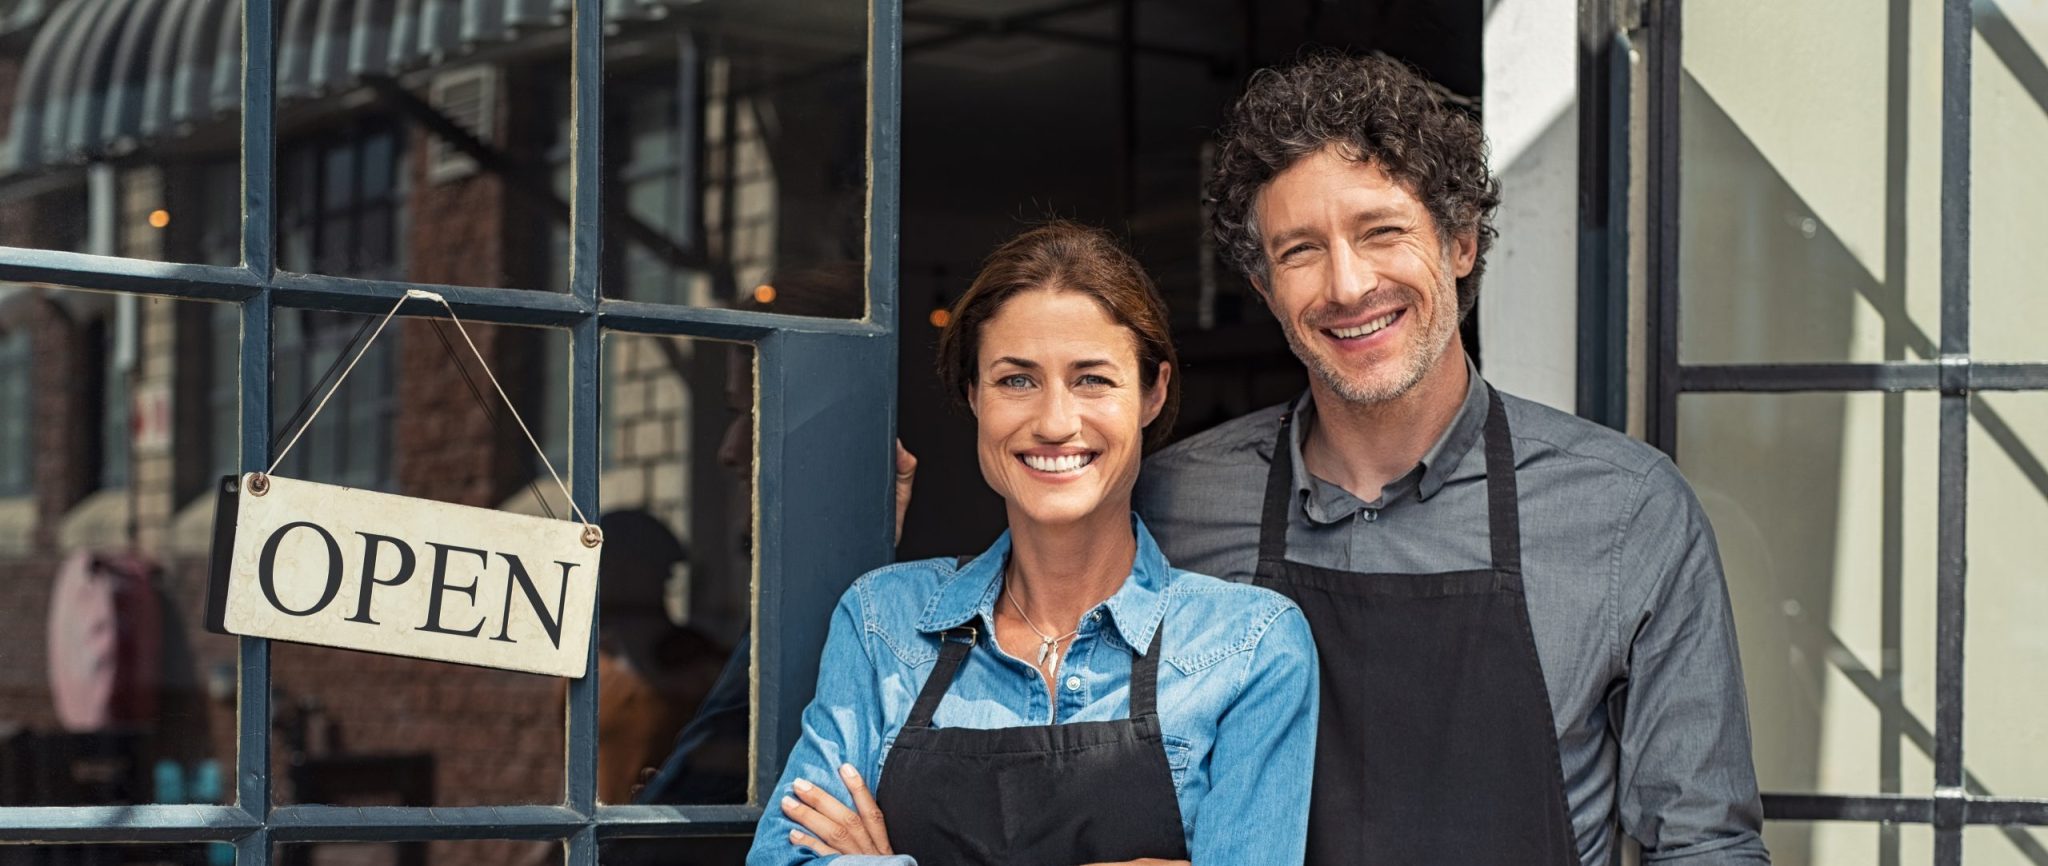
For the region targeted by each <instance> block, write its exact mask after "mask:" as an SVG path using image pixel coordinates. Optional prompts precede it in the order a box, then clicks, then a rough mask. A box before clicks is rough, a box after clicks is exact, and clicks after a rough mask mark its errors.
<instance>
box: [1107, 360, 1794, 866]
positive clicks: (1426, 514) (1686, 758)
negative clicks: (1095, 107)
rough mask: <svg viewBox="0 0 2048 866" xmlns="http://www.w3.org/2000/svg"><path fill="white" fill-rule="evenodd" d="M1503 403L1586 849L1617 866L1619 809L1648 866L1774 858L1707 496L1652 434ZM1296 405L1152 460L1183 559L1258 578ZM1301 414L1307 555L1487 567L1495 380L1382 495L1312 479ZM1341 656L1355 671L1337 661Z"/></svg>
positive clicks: (1542, 651) (1146, 502)
mask: <svg viewBox="0 0 2048 866" xmlns="http://www.w3.org/2000/svg"><path fill="white" fill-rule="evenodd" d="M1501 399H1502V400H1503V401H1504V403H1505V404H1506V408H1507V414H1508V423H1509V426H1510V427H1511V429H1512V430H1513V438H1514V449H1515V468H1516V476H1517V481H1518V483H1519V485H1520V497H1521V503H1520V504H1521V518H1522V564H1523V580H1524V581H1525V586H1526V590H1525V592H1526V593H1527V601H1528V605H1529V620H1530V625H1531V627H1532V628H1533V630H1534V632H1535V639H1536V653H1537V656H1538V657H1539V658H1540V659H1541V660H1542V663H1543V678H1544V682H1545V685H1547V686H1548V687H1549V691H1550V706H1551V708H1552V711H1553V712H1554V713H1556V719H1555V721H1556V727H1557V742H1558V754H1559V757H1560V760H1561V761H1562V762H1563V768H1562V769H1563V773H1564V793H1565V802H1566V804H1567V807H1568V808H1569V810H1570V813H1571V821H1572V830H1573V832H1574V834H1575V835H1576V836H1577V840H1578V848H1579V855H1580V859H1581V860H1582V861H1583V862H1584V863H1585V864H1587V866H1606V864H1607V863H1608V862H1609V857H1610V855H1611V854H1612V852H1613V848H1614V845H1615V842H1616V835H1615V829H1614V828H1615V821H1616V819H1618V820H1619V826H1620V828H1621V830H1622V831H1624V832H1626V833H1628V835H1630V836H1632V837H1634V838H1635V839H1636V840H1637V841H1639V842H1641V843H1642V846H1643V849H1644V853H1645V858H1644V859H1645V860H1646V861H1647V862H1651V863H1663V862H1681V863H1684V864H1687V866H1694V864H1697V866H1707V864H1767V863H1769V862H1770V856H1769V855H1768V854H1767V853H1765V850H1764V844H1763V839H1762V838H1761V836H1760V835H1759V833H1758V828H1759V826H1760V824H1761V822H1762V816H1763V809H1762V806H1761V805H1760V802H1759V800H1758V797H1757V786H1756V771H1755V768H1754V765H1753V764H1752V762H1751V760H1750V747H1749V720H1748V710H1747V708H1746V706H1745V704H1744V695H1743V688H1742V668H1741V665H1740V664H1739V663H1738V661H1737V659H1736V649H1735V626H1734V622H1733V617H1732V614H1731V613H1730V611H1729V606H1728V591H1727V587H1726V585H1725V583H1724V581H1723V580H1722V576H1721V561H1720V556H1719V554H1718V553H1717V552H1716V550H1715V547H1714V533H1713V529H1712V528H1711V527H1710V526H1708V524H1707V518H1706V514H1705V513H1704V512H1703V511H1701V509H1700V505H1699V502H1698V500H1697V499H1695V498H1694V496H1693V493H1692V488H1691V487H1689V486H1688V485H1687V484H1686V483H1685V479H1684V478H1683V477H1681V476H1680V475H1679V474H1678V469H1677V467H1675V466H1673V465H1672V464H1671V461H1670V460H1668V459H1666V458H1665V457H1664V455H1663V454H1661V453H1659V452H1657V451H1656V450H1655V449H1652V448H1650V447H1649V446H1647V445H1644V444H1643V443H1641V442H1637V441H1636V440H1633V439H1630V438H1628V437H1626V436H1623V435H1621V434H1619V433H1616V432H1614V431H1612V430H1608V429H1607V428H1604V427H1600V426H1598V425H1596V424H1592V423H1590V422H1587V421H1584V420H1582V419H1579V418H1576V417H1573V416H1571V415H1567V414H1564V413H1562V412H1558V411H1556V410H1554V409H1551V408H1549V407H1546V406H1543V405H1541V404H1537V403H1532V402H1529V401H1527V400H1523V399H1520V398H1517V397H1512V396H1509V395H1507V394H1502V395H1501ZM1283 408H1285V407H1281V406H1275V407H1272V408H1270V409H1266V410H1263V411H1260V412H1255V413H1253V414H1251V415H1247V416H1245V417H1243V418H1239V419H1237V420H1234V421H1231V422H1229V423H1226V424H1224V425H1222V426H1220V427H1217V428H1215V429H1213V430H1209V431H1207V432H1205V433H1201V434H1199V435H1196V436H1194V437H1191V438H1189V439H1187V440H1186V441H1183V442H1181V443H1179V444H1177V445H1175V446H1174V447H1172V448H1169V449H1167V450H1165V451H1162V452H1160V453H1159V454H1157V455H1155V456H1153V457H1152V458H1151V459H1150V460H1148V461H1146V463H1145V468H1144V471H1143V472H1142V473H1140V475H1139V479H1138V491H1137V508H1138V511H1139V513H1140V514H1142V515H1144V517H1145V520H1146V522H1147V524H1148V525H1149V526H1150V527H1151V529H1152V531H1153V534H1154V535H1155V536H1156V537H1157V538H1158V541H1159V545H1160V547H1161V548H1162V549H1163V550H1165V552H1166V554H1167V557H1168V559H1169V560H1171V561H1172V563H1173V564H1174V565H1175V566H1178V567H1180V568H1185V569H1188V570H1191V571H1197V572H1203V573H1207V574H1212V575H1215V576H1218V577H1223V578H1227V579H1230V580H1238V581H1249V580H1251V579H1252V575H1253V572H1254V571H1255V569H1256V568H1257V564H1258V550H1259V510H1260V505H1261V504H1262V499H1263V498H1264V497H1263V494H1264V492H1265V480H1266V470H1267V467H1268V465H1269V464H1270V463H1271V461H1272V452H1273V444H1274V439H1275V438H1276V437H1277V436H1278V435H1279V430H1280V413H1281V410H1282V409H1283ZM1294 409H1295V411H1296V412H1297V413H1298V414H1297V416H1296V418H1297V420H1296V422H1295V425H1294V431H1293V441H1292V442H1290V443H1289V444H1288V447H1290V448H1292V449H1294V453H1293V457H1294V466H1295V488H1296V491H1297V495H1296V498H1295V500H1294V503H1295V505H1296V507H1294V508H1291V509H1290V513H1289V519H1288V528H1287V557H1288V558H1289V559H1290V560H1293V561H1296V562H1301V563H1305V564H1308V565H1314V566H1320V567H1324V568H1334V569H1342V570H1345V571H1356V572H1376V573H1403V574H1407V573H1424V572H1442V571H1457V570H1465V569H1476V568H1484V567H1486V566H1487V565H1488V563H1489V562H1490V560H1491V549H1490V547H1489V545H1488V537H1487V530H1486V454H1485V449H1484V448H1483V447H1479V443H1480V439H1481V435H1480V434H1481V427H1482V425H1483V424H1484V422H1485V419H1486V412H1487V399H1486V387H1485V385H1484V384H1483V383H1482V382H1481V380H1480V379H1479V376H1478V374H1477V373H1474V374H1473V376H1472V385H1471V388H1470V390H1469V391H1468V392H1467V393H1466V395H1465V404H1464V407H1463V408H1462V409H1460V410H1459V412H1458V415H1457V417H1456V418H1455V419H1454V420H1453V421H1452V422H1451V426H1450V428H1449V429H1448V430H1446V431H1445V432H1444V435H1443V437H1442V438H1440V439H1439V440H1437V442H1436V444H1435V445H1434V446H1433V447H1431V448H1430V450H1429V452H1428V453H1427V454H1426V455H1425V456H1424V457H1423V459H1422V463H1421V465H1419V466H1417V467H1415V469H1414V470H1413V471H1411V472H1409V473H1408V474H1407V475H1405V476H1403V477H1401V478H1399V479H1397V480H1395V481H1394V482H1393V483H1391V484H1389V485H1387V486H1386V488H1385V489H1384V490H1383V491H1381V496H1380V499H1379V500H1378V501H1376V502H1364V501H1361V500H1359V499H1358V498H1357V497H1355V496H1352V495H1351V494H1350V493H1348V492H1346V491H1345V490H1344V489H1343V488H1341V487H1339V486H1337V485H1335V484H1332V483H1329V482H1327V481H1324V480H1323V479H1321V478H1316V477H1314V476H1312V475H1310V474H1309V473H1308V471H1307V469H1306V466H1307V464H1306V463H1305V462H1303V460H1302V455H1301V445H1302V441H1303V440H1302V437H1303V436H1304V435H1305V434H1306V431H1307V430H1308V429H1309V428H1311V427H1312V426H1313V425H1314V424H1315V405H1314V402H1313V401H1312V400H1310V399H1309V397H1308V395H1306V394H1304V395H1303V396H1302V397H1301V398H1300V399H1298V400H1297V401H1295V403H1294ZM1323 663H1324V664H1343V663H1344V662H1343V660H1342V659H1339V658H1336V657H1335V656H1325V657H1324V658H1323ZM1386 699H1387V700H1400V696H1399V695H1387V696H1386ZM1624 719H1626V723H1624ZM1473 817H1475V816H1464V815H1445V816H1443V820H1445V821H1463V820H1472V819H1473Z"/></svg>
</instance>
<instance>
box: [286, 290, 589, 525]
mask: <svg viewBox="0 0 2048 866" xmlns="http://www.w3.org/2000/svg"><path fill="white" fill-rule="evenodd" d="M409 300H422V301H437V302H439V303H440V304H441V306H442V308H443V309H446V310H447V311H448V319H449V320H450V321H452V322H454V323H455V330H456V332H457V333H460V334H461V335H462V342H463V343H465V344H467V345H468V346H469V351H470V352H471V353H473V354H475V355H476V362H477V365H478V366H481V367H483V369H484V377H485V378H487V379H489V380H490V381H491V387H492V388H493V389H495V390H497V392H498V398H499V399H501V400H504V401H505V409H506V410H507V411H509V412H511V413H512V421H513V422H514V423H516V424H518V425H519V432H521V433H524V434H526V442H527V444H529V445H532V446H533V453H535V454H538V455H540V463H541V465H542V466H545V467H547V470H548V477H550V478H553V479H554V480H555V487H557V488H559V489H560V490H561V491H562V498H563V499H564V500H567V501H568V503H569V508H570V509H572V510H573V511H574V512H575V514H576V520H577V522H579V523H582V524H583V525H584V526H585V527H588V528H590V529H595V528H596V525H595V524H593V523H591V522H590V518H589V517H587V516H585V515H584V513H583V509H582V508H581V507H579V506H577V504H576V498H575V497H573V496H570V495H569V485H567V484H564V483H562V475H561V473H559V472H556V471H555V463H554V461H552V460H549V459H548V453H547V451H546V450H544V449H542V448H541V447H540V440H538V439H535V438H534V436H533V431H532V430H530V429H528V428H527V426H526V419H525V418H522V417H520V416H519V407H517V406H514V405H513V404H512V397H511V396H510V395H508V394H506V393H505V386H503V385H501V384H498V375H497V374H496V373H493V372H491V364H490V362H489V361H486V360H484V353H483V351H482V350H481V349H478V348H477V347H476V341H475V340H472V339H470V336H469V329H468V328H466V327H463V324H462V318H461V317H460V316H457V315H455V307H454V306H452V305H450V304H449V303H448V299H447V298H444V297H441V296H440V295H439V294H437V293H435V292H429V291H426V290H425V289H407V290H406V291H405V295H404V296H403V297H400V298H399V299H398V303H395V304H392V305H391V309H390V311H388V312H386V313H385V314H384V318H383V319H382V320H381V321H379V322H378V323H377V329H376V330H374V331H371V332H370V338H369V339H367V340H364V341H363V343H362V345H361V346H360V347H358V348H357V349H356V353H355V356H354V357H352V358H350V359H349V361H348V366H346V367H343V368H342V370H341V375H340V376H336V377H335V378H334V383H333V384H332V385H330V386H328V388H327V393H325V394H322V395H320V402H318V403H315V404H314V405H313V411H312V412H311V413H310V414H308V415H307V416H306V423H305V424H303V425H301V426H300V427H299V429H298V431H297V432H295V433H293V434H292V438H291V439H289V440H286V442H285V443H284V448H283V449H281V450H279V451H278V452H277V456H276V457H274V458H272V459H271V461H270V468H269V469H268V470H266V471H265V472H264V474H265V475H269V474H271V473H273V472H276V471H277V467H278V465H279V464H282V463H283V462H284V456H285V455H286V454H288V453H291V450H292V446H293V445H297V444H298V442H299V437H300V436H303V435H305V433H306V430H307V428H309V427H312V426H313V419H314V418H317V417H319V416H320V410H322V409H325V408H327V401H328V400H330V399H333V397H334V394H335V392H336V391H339V390H341V383H342V382H343V381H344V380H346V379H348V374H349V373H350V372H352V371H354V370H355V368H356V362H358V361H361V360H362V359H363V356H364V355H365V354H368V353H369V351H370V344H372V343H375V342H377V337H378V335H380V334H382V333H384V326H385V325H388V324H390V323H391V319H392V317H393V316H396V315H398V308H399V307H402V306H405V302H406V301H409Z"/></svg>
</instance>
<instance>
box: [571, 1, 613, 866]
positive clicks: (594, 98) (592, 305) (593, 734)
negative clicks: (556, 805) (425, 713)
mask: <svg viewBox="0 0 2048 866" xmlns="http://www.w3.org/2000/svg"><path fill="white" fill-rule="evenodd" d="M570 25H571V31H570V44H571V51H570V64H569V87H570V92H571V97H570V104H569V112H570V113H569V122H570V140H569V141H570V146H569V160H570V168H569V195H570V201H569V214H570V223H569V225H570V230H569V295H570V297H571V298H573V299H574V300H575V302H576V303H577V305H578V306H580V307H581V308H583V309H584V310H587V311H589V312H588V314H587V315H585V316H584V317H583V318H582V319H581V320H579V321H577V322H576V323H575V325H574V327H573V328H571V330H570V358H571V360H570V367H571V369H570V373H569V418H570V421H569V443H570V447H569V477H570V484H571V485H572V486H571V488H570V499H571V501H573V502H574V503H575V504H576V506H577V507H578V508H581V509H582V510H583V513H584V514H586V515H590V516H593V517H595V516H596V515H597V514H598V502H599V498H598V488H597V485H598V463H599V461H598V449H599V448H600V447H602V442H601V441H600V439H599V436H600V426H601V418H600V416H599V414H598V413H599V412H601V411H602V408H603V407H602V406H600V405H599V388H600V384H601V380H602V378H603V367H604V363H603V360H604V336H603V328H602V327H601V326H602V324H603V323H602V322H601V321H600V319H599V317H598V314H597V311H598V298H599V297H600V296H601V294H602V292H601V288H600V283H601V280H602V277H603V274H604V232H603V231H602V227H603V226H604V223H605V220H604V123H605V111H604V108H605V105H604V94H605V88H604V31H605V18H604V3H603V0H575V4H574V7H573V14H572V16H571V19H570ZM599 580H603V577H602V576H601V575H600V576H599ZM597 617H598V614H597V613H595V612H593V613H592V614H591V633H592V634H596V633H597V629H598V628H599V626H600V625H602V624H601V623H600V622H598V621H597ZM588 652H589V655H588V659H589V662H588V669H589V671H590V673H589V675H587V676H584V677H582V678H580V679H576V680H571V681H570V683H569V702H568V703H569V705H568V707H567V708H566V711H567V713H568V721H567V724H566V730H567V733H568V744H567V749H566V750H565V753H564V761H565V764H564V767H563V778H564V779H565V780H566V781H567V790H566V791H565V792H564V796H565V797H566V802H567V804H568V808H569V809H570V810H571V811H573V812H574V813H575V814H576V815H577V816H578V817H580V818H582V819H584V820H585V821H586V824H585V826H584V827H582V828H581V829H580V830H579V831H578V832H576V833H574V834H573V835H571V836H569V837H568V839H567V841H566V843H565V851H564V855H563V857H564V862H565V864H566V866H597V854H598V851H597V836H596V834H594V833H592V832H591V831H590V827H589V826H588V823H587V822H588V821H589V820H593V817H592V816H594V815H595V813H596V811H597V752H598V743H597V690H598V677H599V676H601V673H600V672H599V670H598V664H597V661H598V659H597V641H595V640H593V641H591V642H590V648H589V650H588Z"/></svg>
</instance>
